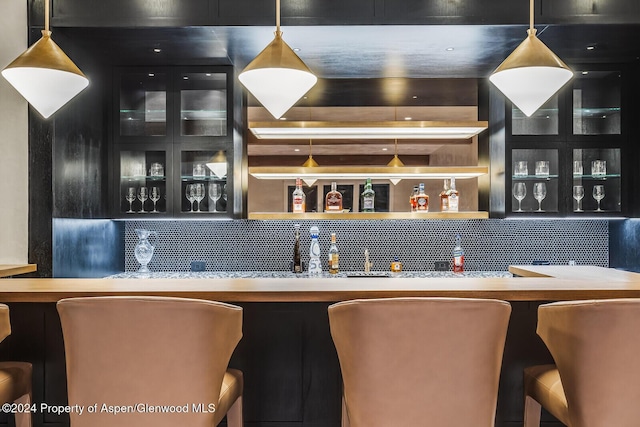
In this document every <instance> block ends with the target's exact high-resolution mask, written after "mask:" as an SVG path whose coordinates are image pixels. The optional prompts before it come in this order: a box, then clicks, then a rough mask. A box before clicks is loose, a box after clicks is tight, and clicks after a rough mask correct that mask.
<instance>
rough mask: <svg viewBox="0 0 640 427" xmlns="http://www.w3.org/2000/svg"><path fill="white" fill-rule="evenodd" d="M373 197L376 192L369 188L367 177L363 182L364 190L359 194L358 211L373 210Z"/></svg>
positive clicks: (369, 183)
mask: <svg viewBox="0 0 640 427" xmlns="http://www.w3.org/2000/svg"><path fill="white" fill-rule="evenodd" d="M375 198H376V193H375V191H373V188H371V178H367V182H366V183H365V184H364V191H363V192H362V194H361V195H360V211H361V212H375V209H374V206H375V203H374V202H375Z"/></svg>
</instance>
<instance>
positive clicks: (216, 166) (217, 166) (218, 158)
mask: <svg viewBox="0 0 640 427" xmlns="http://www.w3.org/2000/svg"><path fill="white" fill-rule="evenodd" d="M206 164H207V167H208V168H209V170H210V171H211V172H213V174H214V175H215V176H217V177H218V178H224V177H225V176H227V157H226V156H225V155H224V151H218V152H217V153H216V154H215V155H214V156H213V157H212V158H210V159H209V160H207V163H206Z"/></svg>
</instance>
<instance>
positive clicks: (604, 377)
mask: <svg viewBox="0 0 640 427" xmlns="http://www.w3.org/2000/svg"><path fill="white" fill-rule="evenodd" d="M537 332H538V335H540V337H541V338H542V340H543V341H544V342H545V344H546V345H547V348H548V349H549V351H550V352H551V355H552V356H553V359H554V360H555V362H556V365H539V366H532V367H529V368H526V369H525V371H524V391H525V411H524V418H525V420H524V425H525V427H534V426H536V427H537V426H539V425H540V407H541V406H543V407H544V408H545V409H547V410H548V411H549V412H550V413H551V414H552V415H553V416H555V417H556V418H557V419H558V420H560V421H561V422H562V423H564V424H565V425H567V426H571V427H613V426H615V427H637V426H640V365H638V360H639V358H640V339H639V338H640V337H639V334H640V299H638V300H636V299H617V300H597V301H596V300H590V301H570V302H559V303H552V304H545V305H541V306H540V307H538V328H537Z"/></svg>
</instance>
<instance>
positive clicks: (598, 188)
mask: <svg viewBox="0 0 640 427" xmlns="http://www.w3.org/2000/svg"><path fill="white" fill-rule="evenodd" d="M593 198H594V199H596V202H598V209H596V212H601V211H602V209H600V200H602V199H604V185H594V186H593Z"/></svg>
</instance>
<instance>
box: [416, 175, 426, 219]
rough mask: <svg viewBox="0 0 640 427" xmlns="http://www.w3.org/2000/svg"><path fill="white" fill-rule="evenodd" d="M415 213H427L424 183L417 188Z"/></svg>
mask: <svg viewBox="0 0 640 427" xmlns="http://www.w3.org/2000/svg"><path fill="white" fill-rule="evenodd" d="M417 202H418V203H417V206H416V211H418V212H429V196H427V194H426V193H425V192H424V182H421V183H420V184H419V186H418V196H417Z"/></svg>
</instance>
